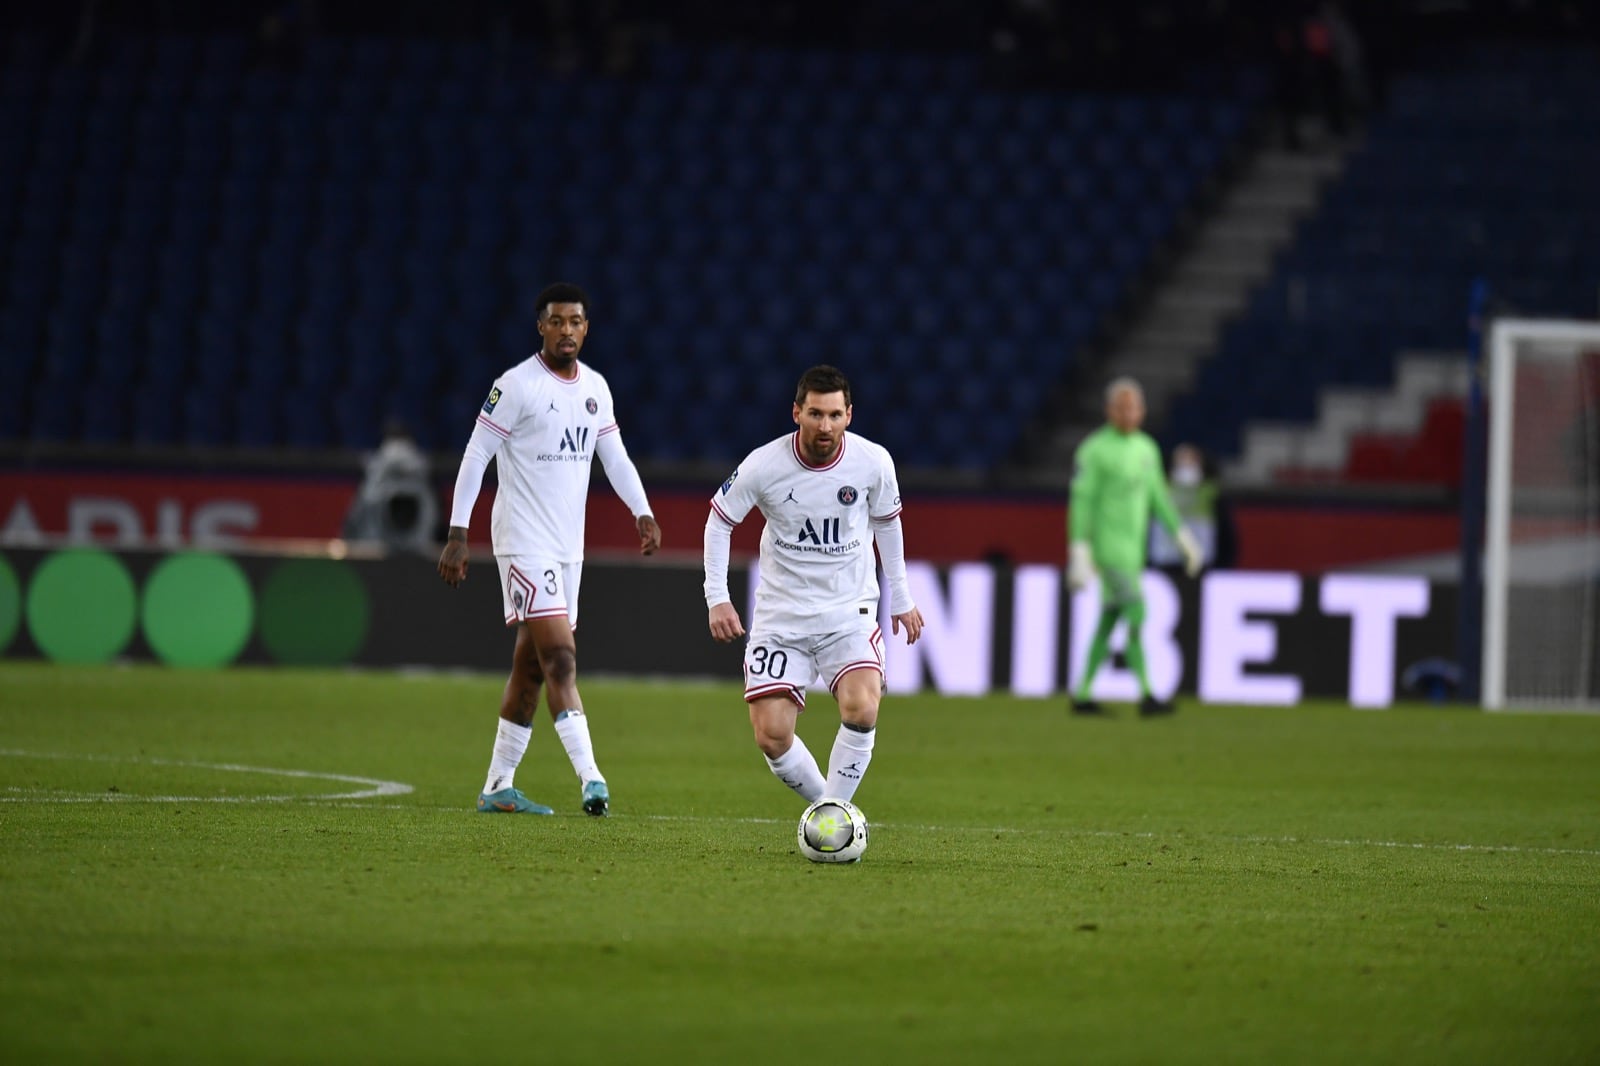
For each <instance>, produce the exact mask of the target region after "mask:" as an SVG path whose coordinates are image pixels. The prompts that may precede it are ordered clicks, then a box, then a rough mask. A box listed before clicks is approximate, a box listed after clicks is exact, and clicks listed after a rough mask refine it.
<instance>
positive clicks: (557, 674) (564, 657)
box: [539, 648, 578, 685]
mask: <svg viewBox="0 0 1600 1066" xmlns="http://www.w3.org/2000/svg"><path fill="white" fill-rule="evenodd" d="M539 668H540V669H541V670H542V671H543V672H544V676H545V677H546V678H547V679H548V680H549V681H550V683H551V684H552V685H570V684H571V683H572V681H573V679H574V678H576V677H577V676H578V653H577V650H576V649H574V648H551V649H549V650H548V651H546V652H544V654H542V655H540V656H539Z"/></svg>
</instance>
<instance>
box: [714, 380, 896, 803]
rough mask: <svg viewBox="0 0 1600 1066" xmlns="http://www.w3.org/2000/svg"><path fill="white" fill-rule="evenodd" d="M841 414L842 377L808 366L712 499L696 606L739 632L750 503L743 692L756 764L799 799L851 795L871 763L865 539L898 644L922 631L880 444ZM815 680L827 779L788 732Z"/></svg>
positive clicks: (870, 610) (844, 403)
mask: <svg viewBox="0 0 1600 1066" xmlns="http://www.w3.org/2000/svg"><path fill="white" fill-rule="evenodd" d="M851 415H852V409H851V404H850V383H849V381H847V380H846V379H845V376H844V375H843V374H842V373H840V372H839V371H838V370H836V369H834V368H833V367H831V366H817V367H812V368H811V369H810V370H807V371H806V372H805V374H804V376H802V377H801V378H800V383H799V386H798V387H797V388H796V389H795V400H794V412H793V416H794V421H795V424H796V425H798V426H799V427H800V428H799V429H798V430H797V431H796V432H794V433H791V434H789V435H787V436H784V437H779V438H778V439H777V440H775V441H772V442H770V443H768V444H764V445H762V446H761V447H759V448H757V449H756V450H755V451H753V452H751V453H750V454H749V455H748V456H746V457H745V459H744V461H743V462H742V463H740V464H739V468H738V469H737V470H735V471H734V472H733V474H732V476H730V477H729V478H728V480H727V481H725V482H723V484H722V488H721V489H719V490H718V491H717V493H716V494H715V495H714V496H712V497H711V514H710V516H709V518H708V519H707V520H706V535H705V572H706V578H705V593H706V607H707V608H708V609H709V612H710V615H709V621H710V626H711V635H712V636H713V637H715V638H716V639H717V640H720V641H724V642H730V641H734V640H737V639H738V638H740V637H741V636H744V633H745V630H744V626H743V625H742V624H741V623H740V621H739V612H738V610H737V609H735V608H734V606H733V603H732V602H731V599H730V597H729V595H728V555H729V549H730V546H731V543H732V535H733V527H734V526H736V525H738V524H739V523H740V522H742V521H743V520H744V519H745V517H746V516H748V515H749V514H750V512H751V511H752V510H759V511H760V512H761V515H762V517H763V518H764V519H765V520H766V525H765V527H764V528H763V529H762V531H761V556H760V562H761V581H760V584H759V585H758V586H757V587H756V605H755V612H754V617H753V618H752V619H751V625H750V639H749V642H748V644H747V645H746V648H745V653H744V677H745V685H744V698H745V702H746V703H748V704H749V705H750V725H751V728H752V729H753V730H754V731H755V739H756V746H757V747H759V748H760V749H761V753H762V754H763V755H765V756H766V759H767V765H768V766H769V767H770V768H771V769H772V772H773V773H774V774H775V775H777V778H778V780H780V781H782V782H783V783H784V784H785V785H788V786H789V787H790V788H791V789H793V790H794V791H795V792H797V793H799V795H800V797H801V798H802V799H804V800H805V801H806V802H807V803H810V802H811V801H813V800H817V799H821V798H822V797H823V796H828V797H830V798H836V799H846V800H848V799H851V798H852V797H853V796H854V795H855V792H856V789H857V787H858V786H859V785H860V784H861V778H862V775H863V774H865V773H866V770H867V764H868V763H869V762H870V761H871V760H872V748H873V742H874V740H875V739H876V737H877V725H878V703H879V700H880V699H881V698H882V695H883V632H882V630H881V629H880V628H879V627H878V617H877V616H878V578H877V567H876V563H875V561H874V558H873V543H874V542H876V543H877V551H878V556H879V557H880V558H881V559H882V560H883V572H884V576H885V578H886V579H887V580H888V583H889V613H890V615H891V616H892V618H893V630H894V632H895V633H899V632H900V629H901V627H902V626H903V627H904V628H905V633H906V643H907V644H915V643H916V641H917V637H918V636H920V635H921V633H922V612H921V611H919V610H917V608H916V605H915V604H913V603H912V602H911V592H910V588H909V586H908V584H907V582H906V560H905V538H904V535H903V534H902V532H901V529H900V486H899V483H898V481H897V479H896V478H895V472H894V460H893V459H892V458H890V456H889V453H888V451H887V450H885V449H884V448H883V447H882V446H881V445H878V444H874V443H873V442H872V441H870V440H867V439H865V438H864V437H858V436H853V435H852V436H849V437H847V436H846V434H845V430H846V428H847V427H848V426H849V425H850V419H851ZM817 676H821V677H822V679H823V680H824V681H825V682H826V683H827V685H828V689H829V690H830V691H831V692H832V693H833V695H834V698H835V699H836V700H837V701H838V703H839V718H840V725H839V732H838V735H837V736H836V737H835V739H834V742H833V750H832V753H831V754H830V755H829V757H828V773H827V776H826V777H824V776H823V774H822V771H821V769H820V768H819V767H818V765H817V761H816V759H815V758H813V757H812V755H811V752H810V751H809V750H808V749H807V748H806V745H805V741H804V740H802V739H800V738H799V737H798V736H796V735H795V722H796V720H797V719H798V717H799V714H800V712H801V711H802V710H804V709H805V705H806V687H807V686H808V685H809V684H810V683H811V680H812V678H814V677H817Z"/></svg>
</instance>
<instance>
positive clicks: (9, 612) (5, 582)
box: [0, 555, 22, 652]
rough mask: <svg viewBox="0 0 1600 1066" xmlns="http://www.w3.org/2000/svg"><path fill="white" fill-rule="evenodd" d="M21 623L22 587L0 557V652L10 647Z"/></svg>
mask: <svg viewBox="0 0 1600 1066" xmlns="http://www.w3.org/2000/svg"><path fill="white" fill-rule="evenodd" d="M21 622H22V586H21V585H18V584H17V572H16V571H15V570H13V569H11V564H10V563H8V562H6V557H5V556H4V555H0V652H3V651H5V650H6V649H7V648H9V647H10V646H11V638H12V637H14V636H16V635H17V627H18V626H19V625H20V624H21Z"/></svg>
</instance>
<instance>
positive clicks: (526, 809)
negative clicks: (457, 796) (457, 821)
mask: <svg viewBox="0 0 1600 1066" xmlns="http://www.w3.org/2000/svg"><path fill="white" fill-rule="evenodd" d="M478 813H479V814H554V813H556V812H555V811H554V810H552V809H551V808H549V807H546V806H545V805H544V804H542V803H535V802H533V800H531V799H529V798H528V797H527V796H524V795H523V794H522V792H521V791H520V790H518V789H515V788H502V789H501V790H500V791H499V792H480V793H478Z"/></svg>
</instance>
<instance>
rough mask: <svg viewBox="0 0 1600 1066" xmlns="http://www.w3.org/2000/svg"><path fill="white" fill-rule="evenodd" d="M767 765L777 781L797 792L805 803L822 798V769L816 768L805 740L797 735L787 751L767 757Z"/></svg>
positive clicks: (823, 783)
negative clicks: (771, 757)
mask: <svg viewBox="0 0 1600 1066" xmlns="http://www.w3.org/2000/svg"><path fill="white" fill-rule="evenodd" d="M762 758H766V757H765V756H762ZM767 765H768V766H769V767H771V769H772V772H773V773H774V774H775V775H777V778H778V780H779V781H782V782H783V783H784V784H786V785H788V786H789V787H790V788H792V789H794V790H795V791H796V792H798V793H799V794H800V798H801V799H803V800H805V801H806V802H807V803H810V802H812V801H813V800H819V799H821V798H822V790H823V788H824V787H825V785H826V782H824V781H823V780H822V771H821V770H819V769H817V760H816V759H814V758H812V757H811V751H810V749H809V748H807V747H806V742H805V741H803V740H801V739H800V738H799V737H795V738H794V743H793V744H792V745H790V747H789V750H788V751H786V752H784V753H783V754H782V755H780V756H778V757H777V758H776V759H767Z"/></svg>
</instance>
